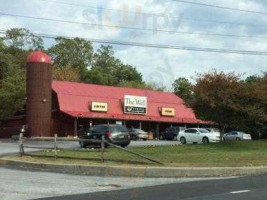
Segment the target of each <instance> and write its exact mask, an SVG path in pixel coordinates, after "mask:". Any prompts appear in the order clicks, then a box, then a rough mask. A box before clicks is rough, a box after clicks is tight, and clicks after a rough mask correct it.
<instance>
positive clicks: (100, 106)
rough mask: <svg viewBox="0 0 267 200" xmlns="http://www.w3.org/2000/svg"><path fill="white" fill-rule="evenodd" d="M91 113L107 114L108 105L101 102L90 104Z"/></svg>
mask: <svg viewBox="0 0 267 200" xmlns="http://www.w3.org/2000/svg"><path fill="white" fill-rule="evenodd" d="M91 111H93V112H108V104H107V103H103V102H92V104H91Z"/></svg>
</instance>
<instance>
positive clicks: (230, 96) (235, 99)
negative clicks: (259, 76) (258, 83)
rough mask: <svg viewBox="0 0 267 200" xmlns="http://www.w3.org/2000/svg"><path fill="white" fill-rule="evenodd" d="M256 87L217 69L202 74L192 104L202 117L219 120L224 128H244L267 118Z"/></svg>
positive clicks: (195, 88) (217, 121)
mask: <svg viewBox="0 0 267 200" xmlns="http://www.w3.org/2000/svg"><path fill="white" fill-rule="evenodd" d="M255 89H256V88H255V87H254V86H251V87H248V84H247V83H245V82H244V81H241V80H240V75H237V74H234V73H228V74H226V73H224V72H217V71H216V70H215V71H212V72H208V73H204V74H199V75H198V77H197V79H196V85H195V86H194V88H193V91H194V98H193V101H192V102H191V106H192V108H193V109H194V111H195V112H196V114H197V116H198V117H199V118H201V119H204V120H211V121H214V122H216V123H218V124H219V125H220V126H221V127H222V130H224V129H225V128H226V127H237V128H244V127H247V126H248V125H249V124H251V123H252V122H253V123H256V122H258V121H261V120H262V119H263V118H262V115H263V114H264V110H263V107H262V105H263V104H262V101H261V100H259V99H258V98H255V95H256V93H255V92H256V91H255Z"/></svg>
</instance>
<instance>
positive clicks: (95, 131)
mask: <svg viewBox="0 0 267 200" xmlns="http://www.w3.org/2000/svg"><path fill="white" fill-rule="evenodd" d="M102 136H104V137H105V140H106V141H108V142H109V143H112V144H115V145H119V146H121V147H126V146H128V145H129V144H130V142H131V140H130V135H129V132H128V130H127V128H126V127H124V126H121V125H115V124H114V125H107V124H103V125H95V126H93V127H92V128H90V129H89V130H88V131H87V133H85V134H84V135H83V136H82V137H80V138H81V139H92V140H99V141H100V140H101V139H102ZM89 145H97V146H101V143H100V142H98V141H91V142H87V141H86V142H84V141H80V146H81V147H82V148H84V147H86V146H89Z"/></svg>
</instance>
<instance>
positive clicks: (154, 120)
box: [0, 52, 206, 138]
mask: <svg viewBox="0 0 267 200" xmlns="http://www.w3.org/2000/svg"><path fill="white" fill-rule="evenodd" d="M49 59H50V58H49V57H47V55H44V54H43V53H40V52H39V53H38V52H37V53H36V52H35V53H33V55H31V56H30V57H29V58H28V69H27V70H28V72H27V104H26V111H25V113H24V114H21V115H17V116H15V117H13V118H11V119H9V120H6V121H4V122H2V125H1V126H0V137H2V138H3V137H10V136H11V135H14V134H18V132H19V130H20V128H21V126H22V125H24V124H27V125H29V126H30V130H31V131H30V132H29V133H28V136H44V137H48V136H53V135H54V134H58V135H59V136H76V135H78V132H79V130H80V129H82V128H83V129H88V128H89V127H91V126H93V125H96V124H121V125H124V126H126V127H127V128H140V129H143V130H145V131H152V132H154V135H158V134H159V133H160V132H161V131H163V130H164V129H165V128H167V127H170V126H190V127H192V126H199V125H202V124H206V123H205V122H203V121H201V120H198V119H197V118H196V116H195V114H194V112H193V110H192V109H191V108H188V107H187V106H186V105H185V103H184V101H183V100H182V99H181V98H179V97H178V96H176V95H175V94H173V93H170V92H161V91H152V90H144V89H132V88H122V87H112V86H103V85H94V84H85V83H77V82H64V81H52V80H51V81H50V82H51V83H49V77H51V76H50V74H49V73H51V70H50V69H49V70H48V69H47V68H49V67H50V62H51V61H50V60H49ZM45 73H48V75H44V74H45ZM38 74H39V75H38ZM40 74H42V75H40ZM36 77H37V78H36ZM43 77H45V78H43ZM42 79H43V80H42ZM36 82H37V83H38V84H37V83H36ZM47 82H48V83H47ZM49 108H51V109H49ZM40 129H42V130H40ZM37 132H38V133H37Z"/></svg>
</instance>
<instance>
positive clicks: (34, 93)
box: [26, 51, 52, 137]
mask: <svg viewBox="0 0 267 200" xmlns="http://www.w3.org/2000/svg"><path fill="white" fill-rule="evenodd" d="M26 80H27V83H26V85H27V87H26V91H27V92H26V94H27V104H26V121H27V125H28V131H27V133H28V135H29V136H31V137H49V136H50V124H51V106H52V105H51V104H52V89H51V85H52V66H51V58H50V57H49V56H48V55H47V54H45V53H43V52H40V51H36V52H33V53H32V54H30V55H29V57H28V59H27V79H26Z"/></svg>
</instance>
